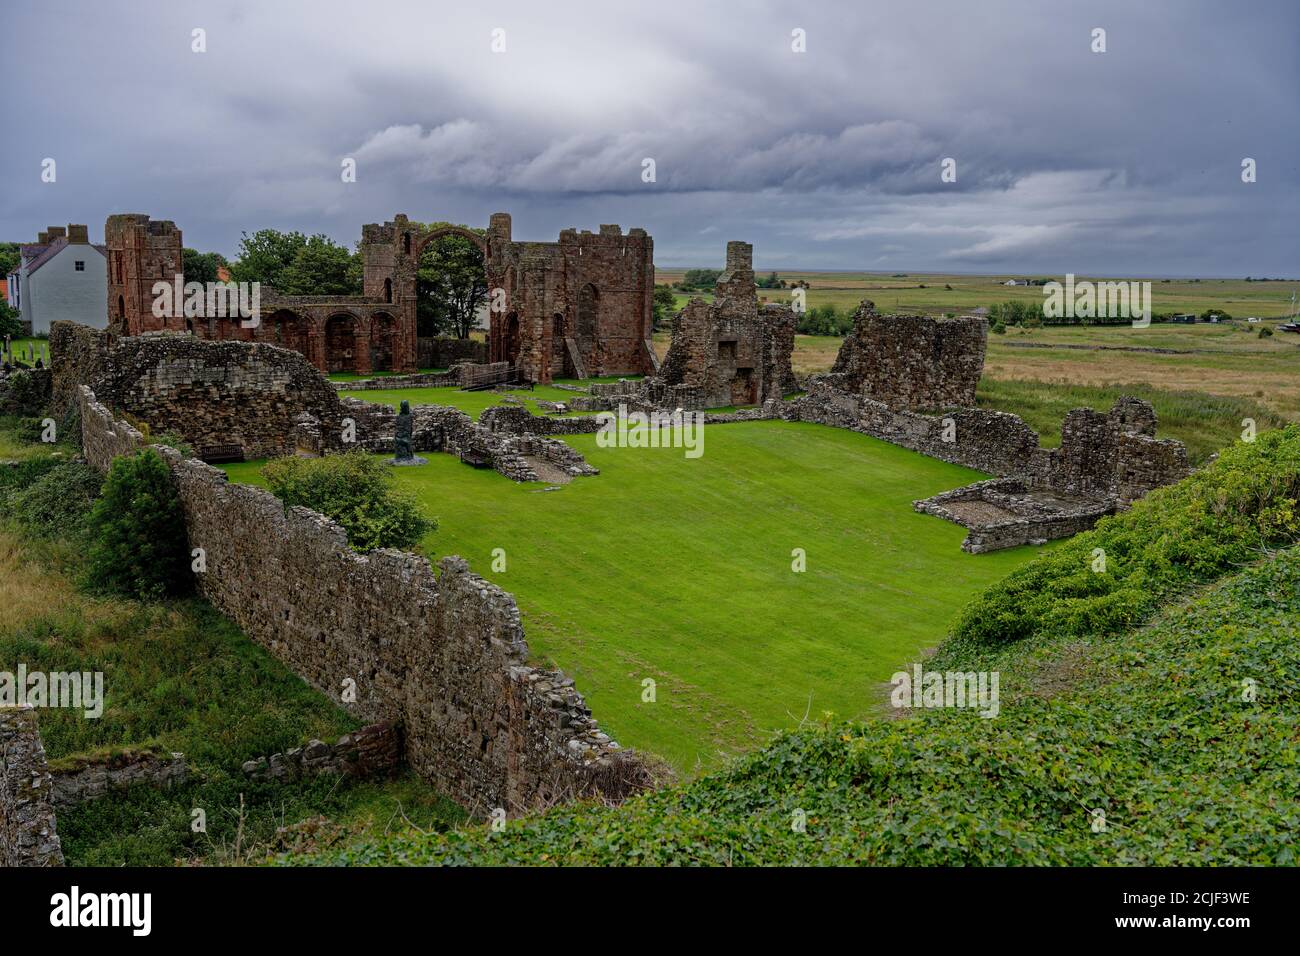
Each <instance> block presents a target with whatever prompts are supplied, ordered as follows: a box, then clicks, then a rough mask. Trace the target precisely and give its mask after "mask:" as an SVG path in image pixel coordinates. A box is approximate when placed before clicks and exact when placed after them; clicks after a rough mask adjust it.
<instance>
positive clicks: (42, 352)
mask: <svg viewBox="0 0 1300 956" xmlns="http://www.w3.org/2000/svg"><path fill="white" fill-rule="evenodd" d="M10 344H12V345H13V350H14V356H15V357H16V358H20V359H22V360H23V361H24V362H25V361H27V357H26V353H27V351H28V350H29V349H30V350H31V352H32V358H31V361H33V362H35V361H36V359H38V358H39V359H40V360H41V361H42V362H43V363H45V364H46V365H49V364H50V340H49V339H38V338H20V339H11V340H10Z"/></svg>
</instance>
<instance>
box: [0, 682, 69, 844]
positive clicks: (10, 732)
mask: <svg viewBox="0 0 1300 956" xmlns="http://www.w3.org/2000/svg"><path fill="white" fill-rule="evenodd" d="M62 865H63V847H62V845H61V844H60V842H59V834H58V828H57V825H56V821H55V817H54V805H53V803H52V801H51V777H50V769H49V766H48V764H47V763H46V760H45V746H44V745H43V744H42V743H41V734H40V730H39V728H38V726H37V721H36V711H35V710H33V709H31V708H29V707H13V708H9V707H6V708H0V867H4V866H62Z"/></svg>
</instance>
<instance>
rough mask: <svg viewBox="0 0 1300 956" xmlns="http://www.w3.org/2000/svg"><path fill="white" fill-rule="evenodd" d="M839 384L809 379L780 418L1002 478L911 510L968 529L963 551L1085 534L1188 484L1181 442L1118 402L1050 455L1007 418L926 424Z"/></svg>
mask: <svg viewBox="0 0 1300 956" xmlns="http://www.w3.org/2000/svg"><path fill="white" fill-rule="evenodd" d="M847 384H848V382H847V380H846V379H845V378H844V376H842V375H839V374H835V373H832V374H830V375H824V376H814V377H813V378H812V379H811V380H810V381H809V385H808V394H807V395H805V396H803V397H802V398H799V399H796V400H795V401H792V402H788V403H786V404H785V405H784V406H783V407H782V409H781V411H782V414H783V415H784V417H785V418H787V419H789V420H793V421H810V422H817V423H820V424H823V425H833V426H835V427H837V428H847V429H850V430H852V431H857V432H862V433H863V434H866V435H871V436H872V437H874V438H880V439H882V440H884V441H888V442H891V443H893V444H895V445H901V446H902V447H904V448H910V449H911V450H913V451H918V452H920V453H921V454H923V455H928V456H930V457H931V458H938V459H940V460H942V461H947V462H951V463H953V464H956V465H964V466H966V467H967V468H974V469H976V470H977V471H983V472H988V473H991V474H994V475H998V476H1001V479H1002V480H1000V481H991V482H977V483H975V484H973V485H968V486H966V487H965V488H958V489H956V490H955V491H951V492H947V493H945V494H942V495H936V496H935V497H933V498H930V499H927V500H926V501H923V502H916V503H914V505H915V507H916V508H917V510H919V511H923V512H926V513H928V514H933V515H937V516H938V517H942V518H946V519H947V520H949V521H953V522H955V523H957V524H960V525H962V526H964V527H966V528H969V529H970V534H969V535H967V537H966V540H965V541H964V542H963V543H962V547H963V548H964V549H965V550H967V551H971V552H979V551H991V550H995V549H997V548H1007V547H1013V546H1015V545H1020V544H1030V543H1035V542H1042V541H1050V540H1053V539H1055V538H1063V537H1068V536H1069V535H1072V534H1077V533H1078V532H1080V531H1086V530H1087V529H1089V528H1091V527H1092V526H1093V524H1095V523H1096V521H1097V519H1098V518H1100V517H1102V516H1103V515H1107V514H1112V513H1114V512H1115V511H1117V510H1118V509H1120V508H1122V507H1125V506H1127V505H1128V504H1129V503H1131V502H1132V501H1134V500H1136V499H1137V498H1140V497H1142V495H1144V494H1146V493H1147V492H1148V491H1151V490H1152V489H1154V488H1159V487H1161V486H1163V485H1168V484H1172V483H1173V482H1176V481H1179V480H1181V479H1182V478H1184V477H1186V475H1187V474H1189V472H1190V469H1189V468H1188V466H1187V449H1186V448H1185V447H1184V446H1183V444H1182V443H1181V442H1178V441H1173V440H1170V439H1158V438H1156V437H1155V434H1156V415H1155V410H1154V409H1153V408H1152V407H1151V405H1150V404H1148V403H1147V402H1144V401H1141V400H1139V399H1135V398H1120V399H1118V400H1117V401H1116V402H1115V404H1114V406H1113V407H1112V408H1111V409H1110V411H1109V412H1099V411H1094V410H1093V409H1091V408H1076V409H1073V410H1072V411H1071V412H1070V413H1069V414H1068V415H1067V416H1066V418H1065V421H1064V423H1063V424H1062V426H1061V445H1060V447H1059V448H1051V449H1048V448H1041V447H1039V444H1038V434H1037V432H1035V431H1034V430H1033V429H1032V428H1030V427H1029V426H1028V425H1026V424H1025V422H1024V421H1023V420H1022V419H1020V418H1019V417H1017V416H1015V415H1009V414H1006V413H1005V412H993V411H987V410H985V409H979V408H954V409H951V410H949V411H941V412H938V413H935V414H926V413H924V412H920V411H914V410H910V409H902V408H892V407H890V406H888V405H885V404H883V403H881V402H877V401H874V400H872V399H870V398H867V397H865V396H864V395H860V394H857V393H854V392H851V391H847V390H846V388H847Z"/></svg>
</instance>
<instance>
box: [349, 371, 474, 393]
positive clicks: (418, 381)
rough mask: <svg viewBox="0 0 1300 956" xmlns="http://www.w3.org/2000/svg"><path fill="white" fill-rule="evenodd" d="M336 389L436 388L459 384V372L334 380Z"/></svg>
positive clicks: (353, 390)
mask: <svg viewBox="0 0 1300 956" xmlns="http://www.w3.org/2000/svg"><path fill="white" fill-rule="evenodd" d="M332 384H333V385H334V388H335V390H336V391H340V392H356V391H363V392H364V391H379V390H381V389H388V388H438V387H442V386H448V385H459V384H460V372H458V371H457V370H456V369H452V370H450V371H447V372H421V373H419V374H416V375H385V376H382V377H380V378H364V379H361V380H360V381H356V382H334V383H332Z"/></svg>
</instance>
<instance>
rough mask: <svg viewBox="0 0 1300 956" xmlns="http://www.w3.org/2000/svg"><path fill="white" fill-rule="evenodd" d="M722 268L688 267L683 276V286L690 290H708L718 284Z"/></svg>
mask: <svg viewBox="0 0 1300 956" xmlns="http://www.w3.org/2000/svg"><path fill="white" fill-rule="evenodd" d="M720 275H722V270H721V269H687V270H686V273H685V275H683V276H682V281H681V287H682V288H683V289H686V290H688V291H690V290H700V291H707V290H709V289H712V288H713V287H714V286H715V285H717V284H718V277H719V276H720Z"/></svg>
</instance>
